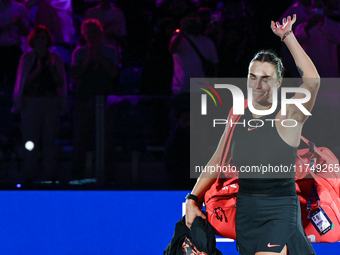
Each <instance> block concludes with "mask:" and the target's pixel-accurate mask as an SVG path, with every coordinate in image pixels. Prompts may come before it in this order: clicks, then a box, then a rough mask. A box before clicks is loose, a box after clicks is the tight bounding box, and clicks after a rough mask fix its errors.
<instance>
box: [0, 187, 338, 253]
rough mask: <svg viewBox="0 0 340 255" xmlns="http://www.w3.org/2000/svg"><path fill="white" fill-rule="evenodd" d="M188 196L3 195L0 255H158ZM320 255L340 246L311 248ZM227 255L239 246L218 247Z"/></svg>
mask: <svg viewBox="0 0 340 255" xmlns="http://www.w3.org/2000/svg"><path fill="white" fill-rule="evenodd" d="M186 194H187V192H186V191H1V195H0V242H1V244H0V254H1V255H17V254H18V255H19V254H20V255H31V254H32V255H33V254H34V255H54V254H58V255H109V254H110V255H113V254H114V255H116V254H124V255H129V254H131V255H132V254H133V255H153V254H155V255H157V254H163V250H164V249H165V247H166V246H167V245H168V243H169V242H170V240H171V238H172V235H173V231H174V228H175V224H176V222H177V221H178V220H179V219H180V218H181V217H182V202H184V197H185V195H186ZM313 246H314V248H315V250H316V253H317V254H318V255H319V254H321V255H324V254H327V255H336V254H340V243H333V244H313ZM217 247H218V248H219V249H220V250H221V251H222V253H223V254H224V255H226V254H228V255H232V254H235V255H236V254H238V253H237V251H236V248H235V242H218V243H217Z"/></svg>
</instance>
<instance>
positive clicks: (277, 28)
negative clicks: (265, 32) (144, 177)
mask: <svg viewBox="0 0 340 255" xmlns="http://www.w3.org/2000/svg"><path fill="white" fill-rule="evenodd" d="M295 21H296V14H294V15H293V19H291V17H290V16H288V17H287V18H283V20H282V24H280V22H278V21H277V22H276V23H275V22H274V21H272V23H271V26H270V27H271V29H272V31H273V33H274V34H276V35H277V36H279V37H280V38H282V36H283V35H284V34H285V33H287V32H288V31H290V30H292V27H293V24H294V23H295Z"/></svg>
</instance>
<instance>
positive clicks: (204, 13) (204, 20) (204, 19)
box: [197, 7, 212, 35]
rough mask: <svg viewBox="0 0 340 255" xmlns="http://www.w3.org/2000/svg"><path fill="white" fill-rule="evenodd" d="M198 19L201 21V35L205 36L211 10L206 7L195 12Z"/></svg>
mask: <svg viewBox="0 0 340 255" xmlns="http://www.w3.org/2000/svg"><path fill="white" fill-rule="evenodd" d="M197 14H198V17H199V18H200V21H201V29H202V34H203V35H206V33H205V32H206V31H207V29H208V27H209V25H210V23H211V14H212V13H211V9H210V8H208V7H201V8H199V9H198V10H197Z"/></svg>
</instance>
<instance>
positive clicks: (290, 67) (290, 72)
mask: <svg viewBox="0 0 340 255" xmlns="http://www.w3.org/2000/svg"><path fill="white" fill-rule="evenodd" d="M311 3H312V0H297V1H296V2H295V3H294V4H293V5H292V6H290V7H289V8H288V9H287V10H286V11H285V12H284V14H283V15H282V16H281V17H280V19H279V22H281V21H282V19H283V18H285V17H288V16H291V17H293V15H294V14H296V17H297V18H296V21H295V25H294V27H295V29H296V28H297V26H298V25H299V24H301V23H304V22H306V21H307V20H308V19H309V17H310V16H311V14H312V13H311ZM294 31H295V30H294ZM307 54H308V53H307ZM281 58H282V63H283V65H284V67H285V76H286V77H300V74H299V73H298V71H297V68H296V65H295V62H294V59H293V57H292V54H290V52H289V50H288V48H287V47H286V45H284V44H281Z"/></svg>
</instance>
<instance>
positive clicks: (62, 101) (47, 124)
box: [12, 26, 67, 182]
mask: <svg viewBox="0 0 340 255" xmlns="http://www.w3.org/2000/svg"><path fill="white" fill-rule="evenodd" d="M28 44H29V46H30V47H31V48H32V49H33V50H31V51H29V52H26V53H24V54H23V55H22V56H21V59H20V64H19V67H18V72H17V77H16V84H15V89H14V94H13V99H14V105H13V109H12V111H13V113H19V112H20V113H21V133H22V138H23V141H24V143H26V142H28V141H31V142H33V144H34V148H33V149H32V150H28V149H26V150H25V152H24V168H25V170H24V174H25V180H26V181H27V182H31V181H32V180H33V178H34V177H36V174H37V171H38V169H39V166H38V165H39V156H40V152H41V154H42V169H43V178H44V180H46V181H52V180H53V181H55V180H56V178H57V177H58V176H57V160H58V158H57V149H58V148H57V145H56V143H55V141H56V139H57V138H58V132H59V126H60V112H61V110H64V111H65V110H66V93H67V88H66V80H65V71H64V64H63V61H62V59H61V57H60V56H59V55H58V54H57V53H55V52H53V51H51V50H49V47H50V46H51V45H52V37H51V34H50V33H49V31H48V30H47V28H46V27H44V26H37V27H35V28H34V29H33V30H32V31H31V33H30V35H29V37H28Z"/></svg>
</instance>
